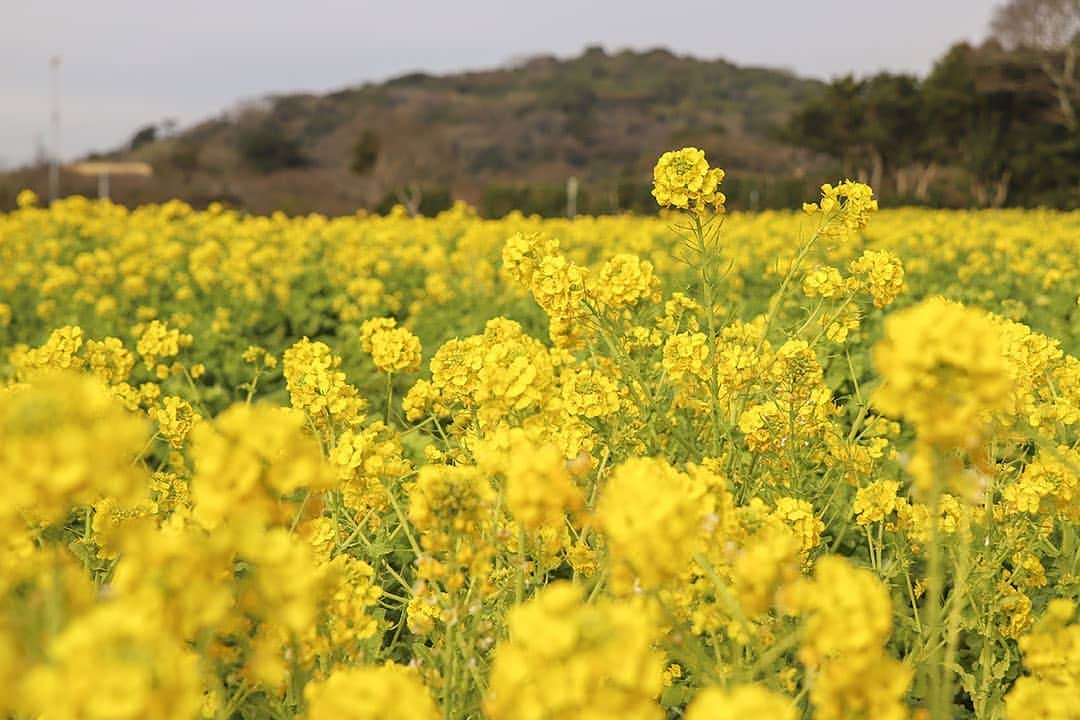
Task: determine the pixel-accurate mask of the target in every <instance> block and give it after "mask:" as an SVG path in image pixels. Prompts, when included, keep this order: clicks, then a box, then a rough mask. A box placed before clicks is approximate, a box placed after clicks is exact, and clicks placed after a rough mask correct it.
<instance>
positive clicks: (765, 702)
mask: <svg viewBox="0 0 1080 720" xmlns="http://www.w3.org/2000/svg"><path fill="white" fill-rule="evenodd" d="M796 715H797V711H796V708H795V704H794V703H793V702H792V701H791V699H790V698H787V697H784V696H783V695H780V694H779V693H775V692H772V691H771V690H766V689H765V688H763V687H761V686H760V685H737V686H735V687H733V688H731V689H730V690H722V689H720V688H705V689H704V690H702V691H701V692H699V693H698V694H697V696H696V697H695V698H694V701H693V702H692V703H690V706H689V707H688V708H686V716H685V717H686V720H744V719H748V718H761V719H762V720H766V719H767V720H795V718H796Z"/></svg>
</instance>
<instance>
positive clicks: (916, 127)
mask: <svg viewBox="0 0 1080 720" xmlns="http://www.w3.org/2000/svg"><path fill="white" fill-rule="evenodd" d="M1066 120H1067V118H1065V117H1064V116H1063V115H1062V114H1061V111H1060V106H1059V102H1058V98H1057V91H1056V90H1055V88H1054V86H1053V84H1052V83H1051V82H1050V79H1049V78H1048V77H1047V75H1046V73H1045V72H1044V71H1043V69H1042V67H1041V65H1040V60H1039V58H1038V57H1037V54H1033V53H1032V52H1029V51H1025V52H1008V51H1005V50H1003V49H1002V48H1001V47H1000V46H999V45H997V44H996V43H993V42H988V43H986V44H984V45H983V46H981V47H972V46H970V45H967V44H963V43H962V44H958V45H955V46H954V47H952V48H951V49H950V50H949V51H948V52H947V53H946V54H945V55H944V56H943V57H942V58H941V59H940V60H938V62H937V63H936V64H935V65H934V68H933V70H932V71H931V73H930V75H929V76H928V77H927V78H926V79H925V80H919V79H917V78H915V77H912V76H909V75H892V74H889V73H880V74H878V75H874V76H872V77H868V78H864V79H861V80H856V79H854V78H853V77H850V76H848V77H844V78H840V79H838V80H835V81H833V82H832V83H831V84H830V85H829V86H828V87H827V88H826V89H825V91H824V92H823V93H822V95H820V96H819V97H817V98H814V99H811V100H810V101H808V102H807V103H806V104H804V105H803V107H802V108H800V109H799V110H798V111H797V112H796V113H795V114H794V115H792V117H791V119H790V120H789V121H788V124H787V127H786V137H787V139H788V140H789V141H790V142H793V143H794V144H797V145H800V146H802V147H805V148H807V149H810V150H813V151H815V152H817V153H822V154H824V155H827V156H830V157H833V158H836V159H837V160H839V161H840V162H841V164H842V165H843V169H844V172H845V173H846V174H848V175H855V174H858V173H860V172H869V173H870V177H869V178H868V179H869V180H870V183H871V184H872V185H873V186H874V188H875V189H877V190H878V191H879V192H882V193H885V194H886V195H887V194H889V192H890V191H893V192H895V193H896V194H897V195H900V196H904V197H905V199H908V200H915V201H919V202H930V201H931V193H930V190H929V188H928V187H927V186H926V185H925V183H924V184H923V185H922V186H921V187H920V188H919V189H918V190H916V192H915V193H914V194H913V195H908V194H907V192H906V186H907V183H906V182H905V176H904V175H903V174H904V173H905V172H907V171H908V170H912V169H914V170H915V171H921V172H926V171H927V169H928V168H930V167H932V166H937V167H944V168H955V169H957V170H959V171H961V181H962V183H963V186H961V187H959V188H955V189H954V193H953V194H954V198H953V200H952V202H954V203H956V204H961V205H967V204H972V203H973V204H976V205H983V206H985V205H1002V204H1018V205H1025V206H1035V205H1049V206H1053V207H1061V208H1066V207H1074V206H1075V205H1076V204H1077V202H1078V201H1080V190H1078V189H1077V188H1080V134H1078V133H1076V132H1075V131H1072V130H1070V129H1069V127H1068V125H1067V122H1066ZM955 179H956V177H955V176H952V177H950V180H953V181H955ZM965 186H966V187H965Z"/></svg>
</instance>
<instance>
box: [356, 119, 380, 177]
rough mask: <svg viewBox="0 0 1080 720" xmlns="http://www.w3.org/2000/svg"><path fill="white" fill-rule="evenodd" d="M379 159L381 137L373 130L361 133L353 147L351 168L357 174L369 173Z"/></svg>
mask: <svg viewBox="0 0 1080 720" xmlns="http://www.w3.org/2000/svg"><path fill="white" fill-rule="evenodd" d="M378 160H379V137H378V135H376V134H375V133H373V132H372V131H371V130H365V131H364V132H362V133H360V137H358V138H357V139H356V142H355V143H354V144H353V148H352V162H351V163H349V169H350V170H352V171H353V172H354V173H355V174H357V175H367V174H368V173H370V172H371V171H372V170H373V169H374V168H375V163H376V162H378Z"/></svg>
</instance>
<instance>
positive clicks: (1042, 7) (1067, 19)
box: [990, 0, 1080, 130]
mask: <svg viewBox="0 0 1080 720" xmlns="http://www.w3.org/2000/svg"><path fill="white" fill-rule="evenodd" d="M990 28H991V31H992V33H993V35H994V37H996V38H997V39H998V40H999V41H1001V43H1002V44H1003V45H1004V46H1005V47H1006V48H1009V49H1020V50H1028V51H1033V52H1035V53H1036V54H1037V55H1038V58H1039V65H1040V67H1041V68H1042V70H1043V72H1045V73H1046V76H1047V77H1048V78H1049V79H1050V82H1051V83H1053V86H1054V90H1055V94H1056V97H1057V102H1058V106H1059V107H1060V109H1061V114H1062V116H1063V119H1064V123H1065V125H1066V126H1067V127H1068V128H1069V129H1070V130H1077V129H1078V127H1080V125H1078V120H1077V111H1076V106H1077V102H1078V96H1080V80H1078V78H1077V61H1078V59H1080V58H1078V56H1080V0H1009V2H1007V3H1005V4H1004V5H1001V6H999V7H998V8H997V9H996V10H995V11H994V17H993V19H992V20H991V23H990Z"/></svg>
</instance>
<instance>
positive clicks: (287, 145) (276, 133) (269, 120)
mask: <svg viewBox="0 0 1080 720" xmlns="http://www.w3.org/2000/svg"><path fill="white" fill-rule="evenodd" d="M236 147H237V150H238V151H239V152H240V157H242V158H243V159H244V162H246V163H247V164H248V165H249V166H251V167H252V168H253V169H255V170H256V171H258V172H260V173H270V172H274V171H275V170H284V169H286V168H297V167H304V166H306V165H309V164H310V161H309V160H308V158H307V157H306V156H305V155H304V153H303V150H302V149H301V147H300V143H299V142H298V141H297V140H296V139H295V138H292V137H290V136H289V135H288V134H287V133H286V131H285V128H284V127H282V126H281V125H280V124H279V123H278V122H276V121H275V120H274V118H273V117H270V116H268V115H264V116H259V115H256V114H251V115H248V116H246V117H244V118H242V119H241V120H240V121H239V122H238V123H237V126H236Z"/></svg>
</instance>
